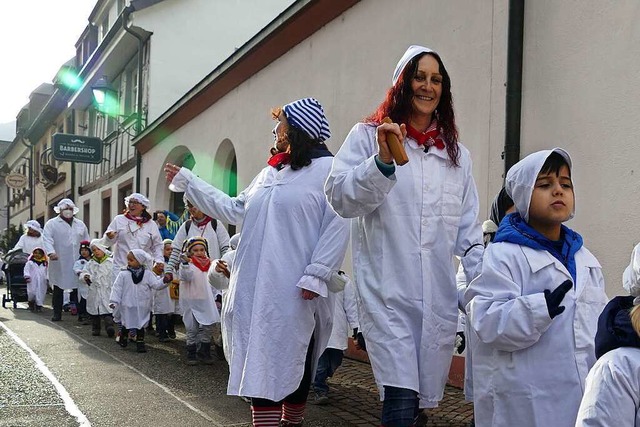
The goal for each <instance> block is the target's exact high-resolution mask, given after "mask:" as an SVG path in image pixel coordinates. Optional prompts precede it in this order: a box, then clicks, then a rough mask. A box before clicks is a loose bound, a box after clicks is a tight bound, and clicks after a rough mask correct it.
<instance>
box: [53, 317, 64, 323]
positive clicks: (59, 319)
mask: <svg viewBox="0 0 640 427" xmlns="http://www.w3.org/2000/svg"><path fill="white" fill-rule="evenodd" d="M61 320H62V316H53V317H52V318H51V321H52V322H59V321H61Z"/></svg>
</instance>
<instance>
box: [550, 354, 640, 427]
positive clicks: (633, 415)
mask: <svg viewBox="0 0 640 427" xmlns="http://www.w3.org/2000/svg"><path fill="white" fill-rule="evenodd" d="M639 408H640V349H638V348H635V347H621V348H616V349H615V350H611V351H609V352H607V353H606V354H604V355H603V356H602V357H600V359H598V361H597V362H596V364H595V365H593V368H591V371H590V372H589V375H588V376H587V384H586V386H585V393H584V396H583V397H582V403H580V409H579V410H578V419H577V421H576V425H575V427H614V426H617V427H632V426H633V427H639V426H640V409H639ZM554 425H555V424H554Z"/></svg>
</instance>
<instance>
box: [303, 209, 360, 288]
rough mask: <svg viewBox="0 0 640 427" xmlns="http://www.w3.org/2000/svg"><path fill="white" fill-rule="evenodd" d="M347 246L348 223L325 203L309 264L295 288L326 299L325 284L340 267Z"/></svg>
mask: <svg viewBox="0 0 640 427" xmlns="http://www.w3.org/2000/svg"><path fill="white" fill-rule="evenodd" d="M348 244H349V221H348V220H346V219H344V218H340V217H339V216H338V215H336V213H335V212H334V211H333V209H331V206H329V204H328V203H325V207H324V215H323V217H322V227H321V230H320V238H319V239H318V243H317V244H316V247H315V249H314V251H313V255H312V256H311V263H310V264H309V265H307V267H306V268H305V269H304V275H303V276H302V278H301V279H300V280H299V281H298V284H297V285H296V286H297V287H298V288H301V289H306V290H309V291H312V292H315V293H317V294H318V295H320V296H322V297H327V296H328V295H329V289H328V288H327V282H328V281H329V280H330V279H331V274H332V272H334V271H337V270H338V269H339V268H340V266H341V265H342V261H343V260H344V255H345V253H346V251H347V245H348Z"/></svg>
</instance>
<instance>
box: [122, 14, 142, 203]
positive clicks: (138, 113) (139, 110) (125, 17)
mask: <svg viewBox="0 0 640 427" xmlns="http://www.w3.org/2000/svg"><path fill="white" fill-rule="evenodd" d="M133 11H134V8H133V6H131V5H129V6H127V7H126V8H125V9H124V12H123V17H122V28H123V29H124V30H125V31H126V32H127V33H129V34H131V35H132V36H133V37H135V38H136V39H137V40H138V93H137V96H138V107H137V109H136V123H135V127H136V129H135V130H136V136H137V135H139V134H140V132H142V85H143V82H144V79H143V75H142V67H143V63H142V59H143V58H142V50H143V49H144V39H143V38H142V36H141V35H140V34H138V33H136V32H135V31H133V30H132V29H131V27H130V26H128V25H127V24H128V22H129V15H131V12H133ZM141 169H142V154H141V153H140V150H138V149H136V189H135V191H136V192H141V188H140V186H141V184H140V177H141V175H142V171H141Z"/></svg>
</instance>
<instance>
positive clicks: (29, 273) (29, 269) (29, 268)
mask: <svg viewBox="0 0 640 427" xmlns="http://www.w3.org/2000/svg"><path fill="white" fill-rule="evenodd" d="M34 267H35V264H34V263H33V262H31V261H27V263H26V264H25V265H24V271H23V273H22V275H23V276H24V277H25V278H27V277H29V278H31V277H33V270H34Z"/></svg>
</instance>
